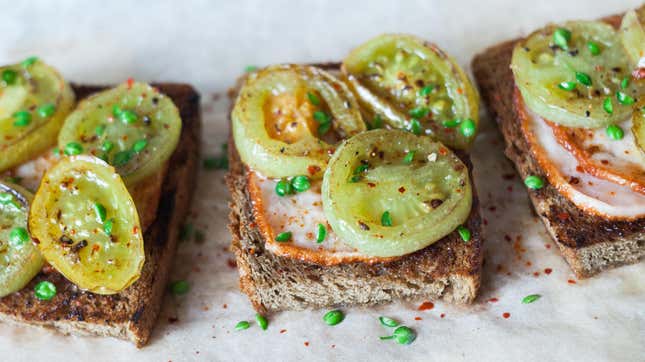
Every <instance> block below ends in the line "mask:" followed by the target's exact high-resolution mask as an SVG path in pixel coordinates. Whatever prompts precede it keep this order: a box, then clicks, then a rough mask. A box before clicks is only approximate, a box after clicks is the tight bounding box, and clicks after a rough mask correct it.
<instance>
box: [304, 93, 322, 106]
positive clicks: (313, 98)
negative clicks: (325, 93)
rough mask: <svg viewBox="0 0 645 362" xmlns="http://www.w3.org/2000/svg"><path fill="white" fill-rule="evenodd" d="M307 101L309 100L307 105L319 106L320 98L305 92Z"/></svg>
mask: <svg viewBox="0 0 645 362" xmlns="http://www.w3.org/2000/svg"><path fill="white" fill-rule="evenodd" d="M307 99H309V103H311V104H313V105H314V106H319V105H320V98H318V96H317V95H315V94H314V93H311V92H307Z"/></svg>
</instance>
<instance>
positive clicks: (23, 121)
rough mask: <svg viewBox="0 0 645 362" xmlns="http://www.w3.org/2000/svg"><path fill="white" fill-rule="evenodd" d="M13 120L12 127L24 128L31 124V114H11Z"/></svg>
mask: <svg viewBox="0 0 645 362" xmlns="http://www.w3.org/2000/svg"><path fill="white" fill-rule="evenodd" d="M13 118H14V119H15V121H14V122H13V125H14V126H16V127H25V126H28V125H29V124H30V123H31V113H29V112H28V111H18V112H16V113H14V114H13Z"/></svg>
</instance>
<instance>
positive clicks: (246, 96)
mask: <svg viewBox="0 0 645 362" xmlns="http://www.w3.org/2000/svg"><path fill="white" fill-rule="evenodd" d="M231 118H232V121H233V136H234V139H235V146H236V148H237V150H238V152H239V154H240V157H241V159H242V161H243V162H244V163H245V164H247V165H249V166H250V167H251V168H253V169H255V170H258V171H260V172H262V173H263V174H264V175H266V176H268V177H290V176H297V175H309V176H311V177H314V178H320V177H322V173H323V171H324V170H325V168H326V167H327V162H328V161H329V158H330V155H331V154H332V153H333V150H334V144H335V143H336V142H337V141H338V140H339V139H341V138H345V137H349V136H352V135H354V134H357V133H360V132H363V131H365V130H366V127H365V123H364V122H363V119H362V117H361V114H360V111H359V108H358V104H357V102H356V100H355V99H354V96H353V95H352V94H351V92H350V91H349V89H347V86H346V85H345V84H344V83H342V82H340V81H339V80H337V79H336V78H335V77H333V76H332V75H331V74H329V73H327V72H325V71H323V70H321V69H319V68H316V67H310V66H298V65H278V66H272V67H268V68H265V69H262V70H260V71H258V72H257V73H253V74H251V75H249V77H248V78H247V80H246V82H245V84H244V85H243V87H242V89H241V90H240V93H239V96H238V98H237V101H236V103H235V108H234V109H233V112H232V114H231Z"/></svg>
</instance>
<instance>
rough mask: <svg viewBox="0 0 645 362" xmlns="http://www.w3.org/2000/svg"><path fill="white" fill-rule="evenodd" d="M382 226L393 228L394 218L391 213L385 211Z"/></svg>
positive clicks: (382, 216)
mask: <svg viewBox="0 0 645 362" xmlns="http://www.w3.org/2000/svg"><path fill="white" fill-rule="evenodd" d="M381 225H383V226H392V216H391V215H390V212H389V211H385V212H384V213H383V214H382V215H381Z"/></svg>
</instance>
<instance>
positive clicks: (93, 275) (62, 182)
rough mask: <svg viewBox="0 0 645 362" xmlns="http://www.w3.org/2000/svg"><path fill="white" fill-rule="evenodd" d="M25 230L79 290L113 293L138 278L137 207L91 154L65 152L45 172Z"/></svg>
mask: <svg viewBox="0 0 645 362" xmlns="http://www.w3.org/2000/svg"><path fill="white" fill-rule="evenodd" d="M29 230H30V231H31V233H32V237H33V238H34V239H35V241H36V243H37V244H38V247H39V249H40V251H41V253H42V255H43V256H44V257H45V259H46V260H47V261H48V262H49V263H50V264H51V265H52V266H53V267H54V268H55V269H56V270H57V271H59V272H60V273H61V274H63V275H64V276H65V277H66V278H67V279H69V280H70V281H71V282H73V283H74V284H76V285H77V286H78V287H79V288H81V289H85V290H88V291H90V292H93V293H98V294H113V293H117V292H119V291H121V290H123V289H125V288H127V287H128V286H130V285H131V284H132V283H134V282H135V281H136V280H137V279H138V278H139V275H140V273H141V268H142V267H143V263H144V260H145V254H144V249H143V237H142V234H141V227H140V225H139V216H138V214H137V210H136V208H135V205H134V202H133V201H132V198H131V197H130V194H129V193H128V190H127V188H126V187H125V184H124V183H123V181H122V179H121V177H120V176H119V174H118V173H117V172H116V171H115V169H114V168H113V167H111V166H110V165H108V164H107V163H105V162H104V161H102V160H100V159H98V158H96V157H93V156H88V155H80V156H73V157H66V158H63V159H62V160H61V161H60V162H59V163H57V164H56V165H55V166H54V167H52V168H51V169H50V170H48V171H47V173H46V174H45V176H44V177H43V180H42V183H41V185H40V188H39V189H38V191H37V192H36V196H35V197H34V201H33V203H32V206H31V211H30V213H29Z"/></svg>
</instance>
